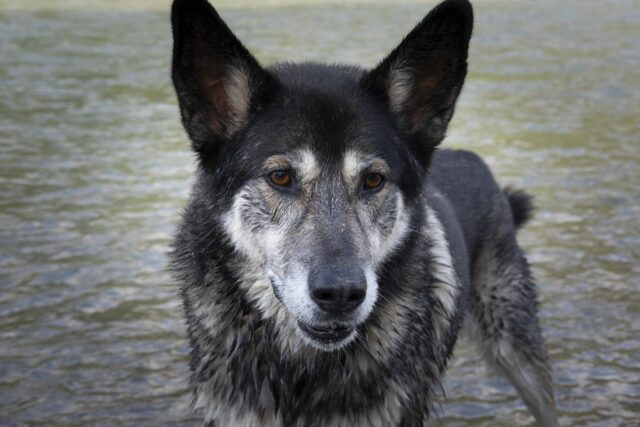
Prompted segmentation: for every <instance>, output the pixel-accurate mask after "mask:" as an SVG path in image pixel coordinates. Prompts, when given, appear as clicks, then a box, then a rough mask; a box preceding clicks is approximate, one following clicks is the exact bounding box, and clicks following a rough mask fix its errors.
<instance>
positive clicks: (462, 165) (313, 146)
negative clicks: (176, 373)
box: [172, 0, 556, 426]
mask: <svg viewBox="0 0 640 427" xmlns="http://www.w3.org/2000/svg"><path fill="white" fill-rule="evenodd" d="M471 23H472V15H471V8H470V6H469V5H468V3H467V2H466V1H464V0H449V1H447V2H445V3H444V4H443V5H441V6H439V7H438V8H436V9H435V10H434V11H433V12H431V13H430V15H429V16H428V17H427V18H425V20H424V21H423V22H422V23H421V24H419V25H418V26H417V27H416V29H414V30H413V31H412V32H411V33H410V34H409V35H408V36H407V38H406V39H405V40H404V41H403V42H402V43H401V44H400V45H399V47H398V48H397V49H396V50H394V52H392V53H391V54H390V55H389V56H388V57H387V58H386V59H385V60H383V61H382V62H381V64H380V65H379V66H378V67H376V68H375V69H374V70H371V71H368V70H363V69H360V68H357V67H347V66H327V65H322V64H309V63H307V64H279V65H275V66H273V67H270V68H268V69H263V68H262V67H260V65H259V64H258V63H257V61H255V59H253V57H251V55H250V54H249V53H248V52H247V51H246V49H244V47H243V46H242V45H241V44H240V42H239V41H238V40H237V39H236V38H235V36H233V34H232V33H231V31H230V30H229V29H228V27H226V24H224V22H222V20H221V19H220V17H219V16H218V15H217V13H216V12H215V11H214V10H213V8H211V7H210V6H209V5H208V4H207V3H206V2H205V1H203V0H193V1H189V0H178V1H176V2H175V3H174V6H173V11H172V24H173V31H174V41H175V45H174V60H173V71H172V75H173V80H174V84H175V87H176V92H177V95H178V100H179V103H180V109H181V115H182V120H183V124H184V126H185V129H186V131H187V133H188V135H189V137H190V139H191V141H192V146H193V148H194V150H195V151H196V153H197V154H198V159H199V161H198V168H197V172H196V177H195V183H194V187H193V190H192V193H191V197H190V199H189V202H188V204H187V207H186V210H185V212H184V214H183V218H182V223H181V225H180V227H179V229H178V232H177V234H176V239H175V242H174V245H173V247H174V249H173V252H172V268H173V271H174V275H175V277H176V279H177V280H178V281H179V283H180V289H181V293H182V299H183V304H184V312H185V316H186V319H187V327H188V334H189V339H190V344H191V349H192V351H191V372H192V377H191V383H192V385H193V389H194V401H195V404H196V406H197V407H199V408H201V409H202V410H203V413H204V419H205V423H206V424H207V425H210V426H231V425H234V426H325V425H330V426H394V425H397V426H420V425H425V424H428V422H429V419H430V415H431V413H432V408H431V403H432V402H433V399H434V396H435V395H437V394H438V393H439V391H440V390H441V383H440V382H441V378H442V375H443V374H444V371H445V368H446V365H447V361H448V360H449V358H450V356H451V354H452V351H453V347H454V345H455V342H456V339H457V337H458V335H459V334H460V333H461V330H462V326H463V324H466V326H467V331H468V332H469V333H470V334H471V336H472V338H473V339H474V340H475V341H476V342H477V344H478V349H479V351H480V352H481V354H482V355H483V356H484V358H485V359H486V360H487V361H488V362H489V363H490V364H491V365H493V366H495V367H496V368H497V369H498V371H499V372H501V373H502V374H504V375H505V376H506V377H507V378H508V379H509V380H510V381H511V382H512V383H513V384H514V386H515V387H516V389H517V391H518V393H519V394H520V395H521V397H522V398H523V400H524V401H525V402H526V404H527V406H528V407H529V408H530V410H531V411H532V413H533V414H534V416H535V417H536V420H537V421H538V422H539V423H540V424H541V425H545V426H554V425H556V420H555V410H554V403H553V389H552V384H551V379H550V373H549V364H548V361H547V357H546V351H545V348H544V342H543V339H542V336H541V333H540V327H539V325H538V322H537V303H536V290H535V285H534V282H533V280H532V278H531V274H530V272H529V269H528V266H527V262H526V259H525V257H524V255H523V252H522V250H521V249H520V247H519V246H518V244H517V241H516V228H517V226H519V225H522V224H523V223H524V222H525V221H526V219H528V217H529V216H530V210H531V209H530V199H529V198H528V196H526V194H524V193H522V192H513V191H508V192H505V191H503V190H502V189H500V187H499V186H498V185H497V184H496V182H495V180H494V179H493V177H492V176H491V173H490V172H489V170H488V168H487V167H486V165H485V164H484V163H483V162H482V160H481V159H480V158H479V157H478V156H476V155H474V154H472V153H469V152H466V151H451V150H439V151H436V150H435V148H436V146H437V145H438V144H439V143H440V141H441V140H442V138H443V137H444V134H445V131H446V126H447V124H448V121H449V120H450V118H451V115H452V114H453V108H454V104H455V100H456V98H457V96H458V94H459V92H460V90H461V87H462V83H463V81H464V75H465V74H466V56H467V45H468V41H469V37H470V35H471ZM281 164H282V165H284V166H282V167H287V168H291V169H292V171H294V172H295V176H296V181H295V183H296V184H295V185H296V186H295V188H294V187H293V186H292V188H291V190H290V193H285V192H283V191H284V190H283V189H275V188H272V186H271V185H270V184H268V182H267V180H265V174H267V173H268V171H269V170H273V168H278V167H280V166H279V165H281ZM366 170H375V171H380V172H382V173H384V174H385V176H386V177H387V181H386V183H385V186H384V187H383V188H382V189H381V190H380V191H379V192H376V193H366V194H364V193H361V192H360V190H359V188H360V187H359V186H360V179H361V176H362V174H363V173H364V172H363V171H366ZM287 191H288V190H287ZM345 262H348V263H359V264H358V265H361V266H362V268H363V269H364V270H365V271H366V274H367V292H368V294H367V298H369V299H370V300H365V303H363V305H362V307H361V308H359V309H358V311H357V312H356V313H355V314H354V315H353V316H351V317H348V318H346V317H345V318H333V317H330V316H327V315H326V314H324V313H321V312H318V310H316V309H315V308H314V306H313V304H311V303H310V300H309V299H308V296H307V293H306V287H304V283H306V278H307V276H308V271H309V269H311V268H313V266H314V265H318V264H327V263H329V264H331V265H333V264H335V265H342V264H343V263H345ZM332 263H333V264H332ZM367 301H369V302H367ZM367 304H368V305H367ZM298 321H304V322H325V323H326V322H329V323H332V322H334V321H337V322H346V323H349V324H352V325H354V326H355V327H356V329H355V333H354V335H353V336H352V337H351V338H350V339H349V340H348V341H345V342H343V343H340V344H339V345H336V347H335V348H333V347H332V348H322V347H321V346H318V345H317V344H314V343H313V341H310V340H308V339H307V338H305V336H304V334H302V333H301V332H300V330H299V328H298V327H297V326H296V324H297V323H296V322H298Z"/></svg>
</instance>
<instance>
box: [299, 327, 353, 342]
mask: <svg viewBox="0 0 640 427" xmlns="http://www.w3.org/2000/svg"><path fill="white" fill-rule="evenodd" d="M298 326H299V327H300V329H302V330H303V331H304V332H305V333H306V334H308V335H311V336H312V337H313V338H315V339H317V340H319V341H325V342H336V341H340V340H343V339H345V338H347V337H348V336H349V335H351V333H352V332H353V327H350V326H337V327H334V328H323V327H320V326H310V325H306V324H304V323H302V322H298Z"/></svg>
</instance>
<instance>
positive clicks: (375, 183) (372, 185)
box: [364, 173, 384, 190]
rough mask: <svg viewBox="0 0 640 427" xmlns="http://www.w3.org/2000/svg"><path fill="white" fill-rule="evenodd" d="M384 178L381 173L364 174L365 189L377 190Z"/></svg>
mask: <svg viewBox="0 0 640 427" xmlns="http://www.w3.org/2000/svg"><path fill="white" fill-rule="evenodd" d="M382 181H384V178H383V177H382V175H381V174H379V173H368V174H366V175H365V176H364V189H365V190H375V189H376V188H378V187H380V186H381V185H382Z"/></svg>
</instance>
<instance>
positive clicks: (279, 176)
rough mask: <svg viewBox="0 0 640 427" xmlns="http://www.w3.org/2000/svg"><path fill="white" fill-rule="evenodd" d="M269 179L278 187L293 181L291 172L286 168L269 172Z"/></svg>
mask: <svg viewBox="0 0 640 427" xmlns="http://www.w3.org/2000/svg"><path fill="white" fill-rule="evenodd" d="M269 180H270V181H271V182H272V183H273V184H274V185H277V186H278V187H286V186H287V185H289V183H290V182H291V174H290V173H289V171H286V170H277V171H273V172H271V173H270V174H269Z"/></svg>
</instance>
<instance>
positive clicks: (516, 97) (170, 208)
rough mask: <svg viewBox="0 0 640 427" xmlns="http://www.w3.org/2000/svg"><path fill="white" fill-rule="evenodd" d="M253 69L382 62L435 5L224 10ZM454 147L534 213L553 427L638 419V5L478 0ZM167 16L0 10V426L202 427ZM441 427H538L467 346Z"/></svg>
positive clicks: (114, 6)
mask: <svg viewBox="0 0 640 427" xmlns="http://www.w3.org/2000/svg"><path fill="white" fill-rule="evenodd" d="M228 3H229V4H228V5H227V6H232V7H226V8H223V10H222V14H223V16H224V17H225V18H226V19H227V20H228V22H229V23H230V25H231V26H232V28H234V29H235V30H236V31H237V33H238V34H239V35H240V37H241V38H242V39H243V40H244V41H245V42H246V44H247V45H248V46H249V47H250V48H251V49H252V50H253V51H254V52H255V53H256V55H257V56H258V57H259V58H260V60H261V61H263V62H265V63H269V62H273V61H276V60H284V59H287V60H297V61H300V60H323V61H325V60H326V61H341V62H351V63H358V64H364V65H372V64H374V63H375V62H376V61H377V60H379V59H380V58H381V56H382V55H383V54H384V53H385V52H387V51H388V50H389V49H391V48H392V47H393V46H394V45H395V43H397V41H398V40H399V39H400V38H401V36H402V35H404V33H405V32H407V31H408V30H409V29H410V27H411V26H412V25H413V24H414V23H415V22H416V21H417V19H418V18H419V17H420V16H421V15H422V14H423V13H424V12H425V11H426V10H427V9H428V8H429V7H430V4H427V5H425V4H412V3H407V2H402V3H401V4H397V5H395V6H390V5H385V4H383V3H382V2H375V3H367V2H362V3H359V4H352V5H350V6H344V5H336V4H333V5H326V4H324V5H323V4H321V3H320V2H318V1H315V2H313V3H307V4H297V5H296V4H294V3H295V2H289V3H290V4H284V5H283V4H281V5H278V4H276V3H273V2H270V3H273V4H270V5H268V6H264V4H263V6H261V7H258V8H257V7H249V6H248V5H247V3H249V2H247V1H242V2H240V3H237V4H233V3H232V2H228ZM478 3H479V4H478V5H477V6H476V12H477V20H476V22H477V25H476V31H475V35H474V38H473V42H472V48H471V62H470V64H471V65H470V67H471V68H470V69H471V74H470V76H469V79H468V82H467V85H466V87H465V90H464V92H463V95H462V97H461V99H460V102H459V105H458V110H457V113H456V117H455V119H454V121H453V123H452V128H451V131H450V133H449V134H450V137H449V139H448V141H447V142H446V144H447V145H449V146H457V147H467V148H470V149H473V150H475V151H477V152H479V153H480V154H482V155H483V156H484V157H485V158H486V159H487V161H488V162H489V163H490V165H491V166H492V168H493V170H494V171H495V173H496V175H497V176H498V177H499V180H500V181H501V182H502V183H504V184H511V185H515V186H518V187H522V188H525V189H527V190H528V191H530V192H531V193H533V194H535V195H536V200H537V204H538V205H539V207H540V208H539V210H538V213H537V216H536V219H535V221H533V222H532V223H531V225H530V226H529V227H528V228H527V229H526V231H524V232H523V233H522V235H521V240H522V242H523V245H524V246H525V247H526V249H527V250H528V252H529V254H530V258H531V261H532V263H533V270H534V272H535V274H536V276H537V277H538V280H539V282H540V292H541V301H542V313H541V316H542V323H543V325H544V329H545V335H546V337H547V342H548V345H549V351H550V354H551V358H552V360H553V366H554V369H555V373H554V379H555V382H556V384H557V398H558V406H559V412H560V417H561V421H562V424H563V425H567V426H569V425H571V426H578V425H581V426H630V425H638V423H639V421H638V418H639V417H640V316H639V313H640V298H639V297H638V291H639V290H640V263H639V259H640V223H639V220H638V218H640V207H639V206H640V121H639V120H638V117H640V25H639V24H638V23H639V22H640V2H638V1H603V2H580V1H565V2H535V3H534V2H530V3H524V2H513V3H505V2H496V1H484V2H478ZM168 9H169V6H168V2H166V1H163V2H154V1H151V0H145V1H142V2H136V4H135V6H134V7H133V8H132V7H131V6H127V3H126V2H124V1H122V0H119V1H116V2H109V3H106V4H104V3H99V2H97V1H96V2H93V3H89V2H83V1H77V0H76V1H74V0H60V1H57V2H45V1H43V0H34V1H31V2H29V3H28V4H25V2H18V1H8V0H0V34H1V45H0V147H1V158H0V194H1V198H0V286H1V292H0V424H33V425H36V424H46V425H54V424H60V425H95V424H102V425H108V424H110V425H114V424H118V425H198V424H199V423H198V416H197V415H195V416H194V415H193V414H192V413H191V411H190V409H189V396H188V387H187V384H186V375H187V370H188V368H187V361H188V357H187V351H188V349H187V344H186V339H185V332H184V327H183V324H182V319H181V313H180V307H179V299H178V297H177V293H176V287H175V284H173V283H172V282H171V280H170V277H169V274H168V273H167V272H166V255H165V253H166V251H167V245H168V242H169V240H170V235H171V233H172V230H173V228H174V226H175V224H176V222H177V220H178V213H179V211H180V209H181V207H182V206H183V203H184V200H185V197H186V192H187V189H188V183H189V176H190V173H191V170H192V167H193V161H194V158H193V156H192V154H191V153H190V152H189V150H188V144H187V142H186V139H185V136H184V133H183V131H182V129H181V127H180V125H179V120H178V114H177V108H176V103H175V99H174V95H173V93H172V89H171V86H170V81H169V59H170V49H171V40H170V29H169V25H168ZM445 389H446V391H447V395H448V397H449V399H448V401H447V402H444V403H442V404H441V406H440V411H439V413H440V420H441V422H442V424H444V425H446V426H470V425H484V426H494V425H503V426H512V425H530V424H531V423H532V419H531V418H530V417H529V415H528V413H527V412H526V410H525V409H524V406H523V404H522V403H521V401H520V400H519V399H518V398H516V397H515V394H514V392H513V390H512V389H511V388H510V386H509V385H508V384H507V383H506V382H505V381H503V380H498V379H496V378H494V377H487V376H486V375H485V369H484V367H483V366H482V364H481V362H480V360H479V358H478V357H477V356H476V355H475V354H474V352H473V350H472V348H471V347H469V346H467V345H464V344H463V345H462V346H460V347H459V348H458V349H457V352H456V359H455V361H454V363H453V364H452V366H451V369H450V370H449V375H448V377H447V381H446V383H445Z"/></svg>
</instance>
